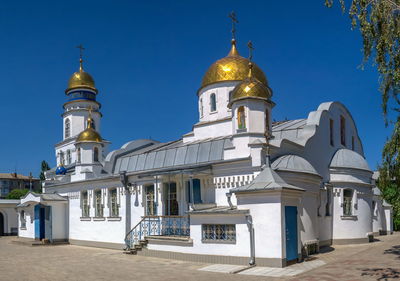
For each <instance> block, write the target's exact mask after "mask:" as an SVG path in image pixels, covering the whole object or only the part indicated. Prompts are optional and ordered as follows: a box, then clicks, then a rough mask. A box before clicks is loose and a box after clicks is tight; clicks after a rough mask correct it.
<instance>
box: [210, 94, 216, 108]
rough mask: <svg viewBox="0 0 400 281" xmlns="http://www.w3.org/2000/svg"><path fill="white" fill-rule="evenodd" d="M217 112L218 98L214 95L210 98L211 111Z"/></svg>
mask: <svg viewBox="0 0 400 281" xmlns="http://www.w3.org/2000/svg"><path fill="white" fill-rule="evenodd" d="M216 110H217V98H216V96H215V94H214V93H212V94H211V96H210V111H211V112H214V111H216Z"/></svg>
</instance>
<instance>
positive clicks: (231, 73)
mask: <svg viewBox="0 0 400 281" xmlns="http://www.w3.org/2000/svg"><path fill="white" fill-rule="evenodd" d="M249 62H250V61H249V60H248V59H246V58H244V57H241V56H240V55H239V53H238V51H237V50H236V43H235V41H234V40H233V41H232V49H231V51H230V52H229V54H228V56H226V57H224V58H222V59H220V60H218V61H216V62H215V63H213V64H212V65H211V66H210V67H209V69H208V70H207V72H206V74H205V75H204V77H203V81H202V83H201V87H205V86H207V85H210V84H213V83H216V82H223V81H242V80H244V79H246V77H247V76H248V73H249ZM253 65H254V66H253V76H254V77H255V78H257V80H259V81H260V82H262V83H263V84H265V85H268V82H267V78H266V77H265V75H264V72H263V71H262V70H261V69H260V68H259V67H258V66H257V65H256V64H253Z"/></svg>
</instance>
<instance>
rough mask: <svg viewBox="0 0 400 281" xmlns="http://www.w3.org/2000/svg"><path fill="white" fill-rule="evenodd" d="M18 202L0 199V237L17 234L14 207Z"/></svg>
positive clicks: (16, 219)
mask: <svg viewBox="0 0 400 281" xmlns="http://www.w3.org/2000/svg"><path fill="white" fill-rule="evenodd" d="M19 202H20V200H7V199H0V236H8V235H17V234H18V218H17V211H16V207H17V205H18V204H19Z"/></svg>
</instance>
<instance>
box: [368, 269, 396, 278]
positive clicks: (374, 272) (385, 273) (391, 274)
mask: <svg viewBox="0 0 400 281" xmlns="http://www.w3.org/2000/svg"><path fill="white" fill-rule="evenodd" d="M361 271H362V273H361V276H371V277H375V278H376V280H390V279H399V278H400V272H399V271H398V270H397V269H394V268H365V269H361Z"/></svg>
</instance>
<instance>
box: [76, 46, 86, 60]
mask: <svg viewBox="0 0 400 281" xmlns="http://www.w3.org/2000/svg"><path fill="white" fill-rule="evenodd" d="M76 47H77V48H78V49H79V58H80V59H82V57H83V50H85V48H84V47H83V46H82V44H80V45H79V46H76Z"/></svg>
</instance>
